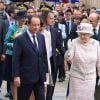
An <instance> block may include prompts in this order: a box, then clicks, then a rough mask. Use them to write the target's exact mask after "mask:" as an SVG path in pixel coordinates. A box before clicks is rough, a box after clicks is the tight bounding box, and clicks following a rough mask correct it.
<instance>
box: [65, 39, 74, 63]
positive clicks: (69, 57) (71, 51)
mask: <svg viewBox="0 0 100 100" xmlns="http://www.w3.org/2000/svg"><path fill="white" fill-rule="evenodd" d="M74 52H75V42H74V40H73V41H72V44H71V47H70V49H68V50H67V51H66V52H65V55H64V58H65V60H66V61H72V59H73V57H74Z"/></svg>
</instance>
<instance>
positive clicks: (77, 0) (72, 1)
mask: <svg viewBox="0 0 100 100" xmlns="http://www.w3.org/2000/svg"><path fill="white" fill-rule="evenodd" d="M69 2H71V3H75V2H79V0H69Z"/></svg>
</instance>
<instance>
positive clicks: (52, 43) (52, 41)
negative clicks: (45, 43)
mask: <svg viewBox="0 0 100 100" xmlns="http://www.w3.org/2000/svg"><path fill="white" fill-rule="evenodd" d="M50 34H51V45H52V48H53V47H54V42H55V41H54V37H55V36H54V31H53V29H52V28H51V27H50Z"/></svg>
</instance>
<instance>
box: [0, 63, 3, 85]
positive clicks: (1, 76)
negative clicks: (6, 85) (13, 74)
mask: <svg viewBox="0 0 100 100" xmlns="http://www.w3.org/2000/svg"><path fill="white" fill-rule="evenodd" d="M3 65H4V62H3V61H0V87H1V85H2V80H3V72H4V66H3Z"/></svg>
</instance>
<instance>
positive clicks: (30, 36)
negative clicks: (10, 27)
mask: <svg viewBox="0 0 100 100" xmlns="http://www.w3.org/2000/svg"><path fill="white" fill-rule="evenodd" d="M27 34H28V36H29V38H30V40H31V41H32V43H33V44H34V41H33V34H32V33H31V32H30V31H29V30H27ZM34 35H35V41H36V45H37V47H38V40H37V36H36V33H35V34H34Z"/></svg>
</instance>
